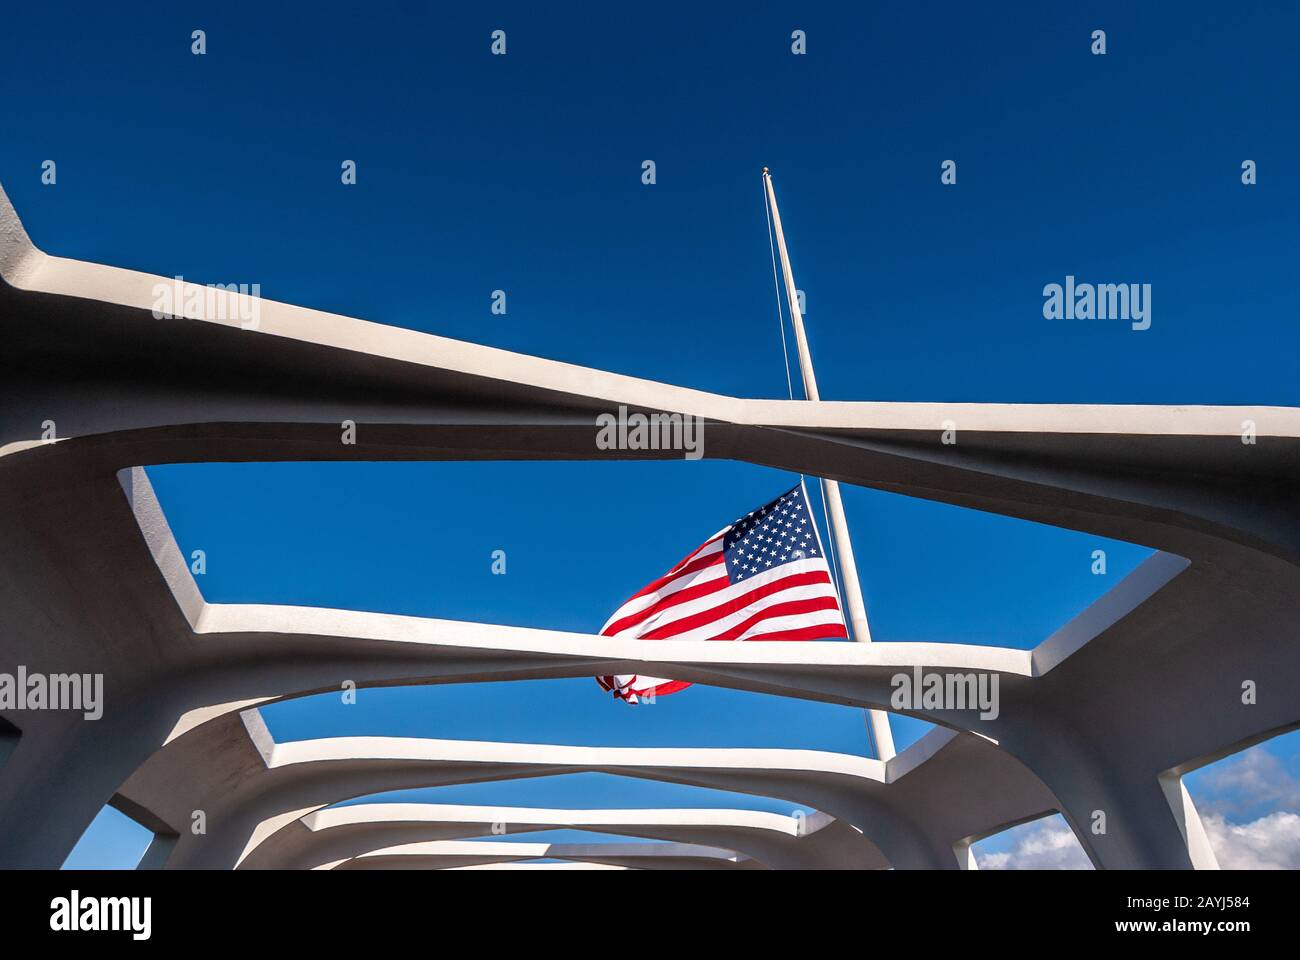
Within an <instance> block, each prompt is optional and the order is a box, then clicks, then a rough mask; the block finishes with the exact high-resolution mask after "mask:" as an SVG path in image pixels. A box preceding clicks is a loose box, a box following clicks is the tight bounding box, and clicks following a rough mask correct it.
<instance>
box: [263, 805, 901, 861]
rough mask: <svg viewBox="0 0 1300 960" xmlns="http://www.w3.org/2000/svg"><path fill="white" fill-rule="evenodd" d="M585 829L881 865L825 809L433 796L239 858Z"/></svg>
mask: <svg viewBox="0 0 1300 960" xmlns="http://www.w3.org/2000/svg"><path fill="white" fill-rule="evenodd" d="M558 829H569V830H587V831H592V832H596V833H606V834H624V835H627V836H635V837H646V838H649V839H654V840H665V841H670V842H673V843H683V844H692V845H702V846H709V847H721V848H725V849H728V850H736V851H739V852H741V853H743V854H745V855H746V856H747V857H749V858H751V859H752V860H753V861H755V862H760V863H762V864H765V865H767V866H770V867H772V868H775V869H780V870H792V869H822V870H827V869H845V870H852V869H856V870H871V869H882V868H884V867H886V866H888V864H887V863H886V861H885V860H884V858H883V857H882V856H881V855H880V853H879V851H878V850H877V849H876V848H875V846H874V844H871V843H869V842H867V843H864V842H863V841H862V838H861V835H860V831H857V830H855V829H854V828H853V827H850V826H849V825H848V824H846V823H844V822H843V821H841V820H836V819H834V818H833V817H829V816H827V815H826V814H823V813H817V812H814V813H812V814H809V815H806V816H802V817H793V816H783V815H781V814H775V813H764V812H760V811H756V810H716V809H698V810H697V809H690V810H684V809H670V810H546V809H535V808H529V807H483V806H464V805H459V804H435V803H358V804H350V805H348V806H341V807H328V808H326V809H323V810H318V811H316V812H315V813H309V814H307V815H306V816H304V817H302V818H300V819H298V820H295V821H293V822H292V823H289V824H286V825H285V826H284V827H282V828H281V829H280V830H278V831H276V832H274V833H272V834H270V835H269V836H267V837H266V839H265V840H263V841H262V843H261V844H259V845H258V846H257V847H255V848H254V849H252V850H251V851H249V853H248V855H247V856H246V857H245V858H244V860H243V862H242V864H241V866H242V867H243V868H245V869H250V868H269V869H281V870H282V869H299V870H302V869H317V868H319V867H321V866H322V865H325V864H331V863H337V862H340V861H343V860H351V859H354V858H356V857H360V856H363V855H365V854H367V853H369V852H370V851H373V850H375V849H380V848H385V847H391V846H400V845H402V844H407V843H415V842H427V841H438V840H465V839H470V838H475V837H485V836H505V835H509V834H514V833H532V832H535V831H539V830H558Z"/></svg>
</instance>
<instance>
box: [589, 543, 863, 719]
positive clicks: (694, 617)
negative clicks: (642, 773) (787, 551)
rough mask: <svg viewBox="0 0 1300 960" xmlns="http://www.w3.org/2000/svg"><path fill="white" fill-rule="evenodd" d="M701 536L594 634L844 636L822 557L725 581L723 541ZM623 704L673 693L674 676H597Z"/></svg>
mask: <svg viewBox="0 0 1300 960" xmlns="http://www.w3.org/2000/svg"><path fill="white" fill-rule="evenodd" d="M730 529H731V527H729V526H728V527H726V528H725V529H723V530H721V531H720V532H718V533H717V534H715V535H714V536H712V537H710V538H709V539H708V540H706V541H705V542H704V543H703V544H702V545H701V546H700V547H698V548H697V549H696V550H694V551H692V552H691V553H690V554H688V555H687V556H686V558H685V559H683V560H682V561H681V562H680V563H678V564H677V565H676V566H675V567H673V568H672V569H671V570H670V571H668V573H666V574H664V575H663V576H662V577H660V578H659V579H658V580H655V581H654V582H652V583H650V584H648V585H647V586H645V587H644V588H642V589H641V590H639V591H638V592H637V593H635V594H633V595H632V596H631V597H630V598H629V599H628V600H627V602H626V603H624V604H623V605H622V606H621V607H619V608H618V609H617V610H616V611H614V615H613V616H611V617H610V618H609V620H608V622H606V624H605V626H604V627H602V628H601V631H600V633H601V635H602V636H607V637H623V638H627V639H638V640H836V639H839V640H846V639H848V633H847V632H846V630H845V628H844V616H843V614H842V613H841V612H840V605H839V600H838V598H837V596H836V592H835V584H834V582H833V581H832V580H831V575H830V568H829V567H828V566H827V564H826V560H825V558H824V557H822V556H817V557H808V558H805V559H802V560H793V561H789V562H786V563H782V564H780V565H778V566H776V567H773V568H772V569H771V570H767V571H763V572H761V573H756V574H753V575H752V576H749V577H746V578H745V579H744V580H738V581H737V582H735V583H732V582H731V581H730V579H729V578H728V576H727V568H726V563H725V558H724V556H723V553H722V549H723V541H724V538H725V536H726V534H727V532H728V531H729V530H730ZM596 680H597V682H598V683H600V685H601V687H603V688H604V689H605V690H608V691H610V692H612V693H613V694H614V696H616V697H619V698H620V699H622V700H624V701H626V702H628V703H637V702H639V700H640V699H642V698H645V697H656V696H660V695H663V694H667V693H675V692H677V691H678V690H681V689H683V688H685V687H688V686H690V684H689V683H685V682H683V681H680V680H665V679H662V678H660V677H644V676H638V675H636V674H631V675H620V676H612V677H610V676H606V677H597V678H596Z"/></svg>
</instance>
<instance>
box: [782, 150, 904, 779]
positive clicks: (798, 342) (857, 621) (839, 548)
mask: <svg viewBox="0 0 1300 960" xmlns="http://www.w3.org/2000/svg"><path fill="white" fill-rule="evenodd" d="M763 183H764V185H765V186H766V187H767V202H768V205H769V206H771V208H772V227H773V229H774V230H775V232H776V246H777V251H778V252H779V253H780V255H781V270H782V272H783V273H784V274H785V298H786V302H787V303H788V304H789V305H790V323H791V325H792V326H793V327H794V339H795V346H796V347H797V348H798V350H799V372H800V373H801V374H802V375H803V386H804V395H805V396H806V397H807V398H808V399H809V400H820V399H821V395H820V394H819V393H818V392H817V375H816V374H815V373H813V365H812V352H811V351H810V350H809V349H808V336H807V334H806V333H804V329H803V312H802V311H801V310H800V309H799V294H798V291H797V290H796V288H795V285H794V271H792V270H791V269H790V254H789V253H788V252H787V251H786V248H785V232H784V231H783V230H782V229H781V211H780V210H778V209H777V206H776V190H775V189H774V188H773V187H772V175H771V174H770V173H768V171H767V167H764V168H763ZM822 491H823V493H824V494H825V496H826V522H827V523H828V524H829V525H830V528H831V537H832V538H834V540H835V552H836V553H837V554H838V555H839V561H840V579H841V580H843V581H844V604H845V606H846V607H848V614H849V623H850V624H851V626H852V628H853V639H854V640H856V641H857V642H858V643H870V642H871V628H870V627H868V626H867V606H866V604H865V603H864V602H863V600H862V583H861V581H860V580H859V579H858V565H857V563H856V562H855V561H854V559H853V543H852V541H851V540H849V525H848V522H847V521H846V520H845V518H844V502H843V501H842V500H841V499H840V485H839V483H838V482H836V481H835V480H826V479H822ZM867 718H868V723H870V725H871V735H872V739H874V740H875V742H876V754H877V756H878V757H879V759H881V760H888V759H890V758H891V757H893V756H894V734H893V731H892V730H890V728H889V717H888V716H887V715H886V714H885V712H884V711H883V710H868V711H867Z"/></svg>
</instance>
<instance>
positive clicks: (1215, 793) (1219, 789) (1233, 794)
mask: <svg viewBox="0 0 1300 960" xmlns="http://www.w3.org/2000/svg"><path fill="white" fill-rule="evenodd" d="M1200 791H1204V792H1205V793H1206V794H1207V796H1206V799H1205V802H1204V803H1202V804H1198V805H1199V806H1201V808H1202V809H1203V810H1204V811H1206V812H1215V813H1223V814H1231V813H1233V812H1237V813H1240V812H1241V811H1243V810H1244V809H1246V808H1248V807H1251V806H1256V805H1259V804H1266V805H1267V806H1269V807H1272V808H1273V809H1274V810H1276V811H1291V812H1295V811H1300V779H1297V778H1295V777H1293V776H1292V775H1291V774H1290V773H1288V772H1287V769H1286V767H1285V766H1284V765H1283V763H1282V761H1281V760H1280V759H1278V757H1276V756H1274V755H1273V754H1272V753H1270V752H1269V751H1268V749H1267V748H1266V747H1265V746H1264V745H1263V744H1261V745H1259V746H1255V747H1251V748H1250V749H1249V750H1243V751H1242V752H1241V753H1239V754H1237V755H1236V756H1234V757H1231V758H1229V759H1227V760H1222V761H1220V762H1219V763H1217V764H1215V765H1214V766H1213V767H1211V768H1210V769H1209V770H1208V771H1206V774H1205V777H1204V779H1203V780H1202V781H1201V783H1200V784H1199V787H1198V792H1200Z"/></svg>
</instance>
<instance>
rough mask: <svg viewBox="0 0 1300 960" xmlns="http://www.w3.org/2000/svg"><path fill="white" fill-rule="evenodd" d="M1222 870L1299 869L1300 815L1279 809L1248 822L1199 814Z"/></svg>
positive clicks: (1213, 814)
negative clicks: (1230, 820) (1237, 821)
mask: <svg viewBox="0 0 1300 960" xmlns="http://www.w3.org/2000/svg"><path fill="white" fill-rule="evenodd" d="M1201 822H1202V823H1203V824H1205V832H1206V833H1207V834H1208V835H1209V837H1210V846H1212V847H1213V848H1214V855H1215V856H1216V857H1217V858H1218V860H1219V866H1220V867H1222V868H1223V869H1224V870H1300V816H1297V815H1296V814H1294V813H1288V812H1286V811H1284V810H1279V811H1277V812H1276V813H1270V814H1269V815H1268V816H1266V817H1260V818H1259V819H1258V820H1254V821H1252V822H1250V823H1229V822H1228V821H1226V820H1224V819H1223V816H1222V815H1221V814H1217V813H1209V814H1205V815H1203V816H1202V817H1201Z"/></svg>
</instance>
